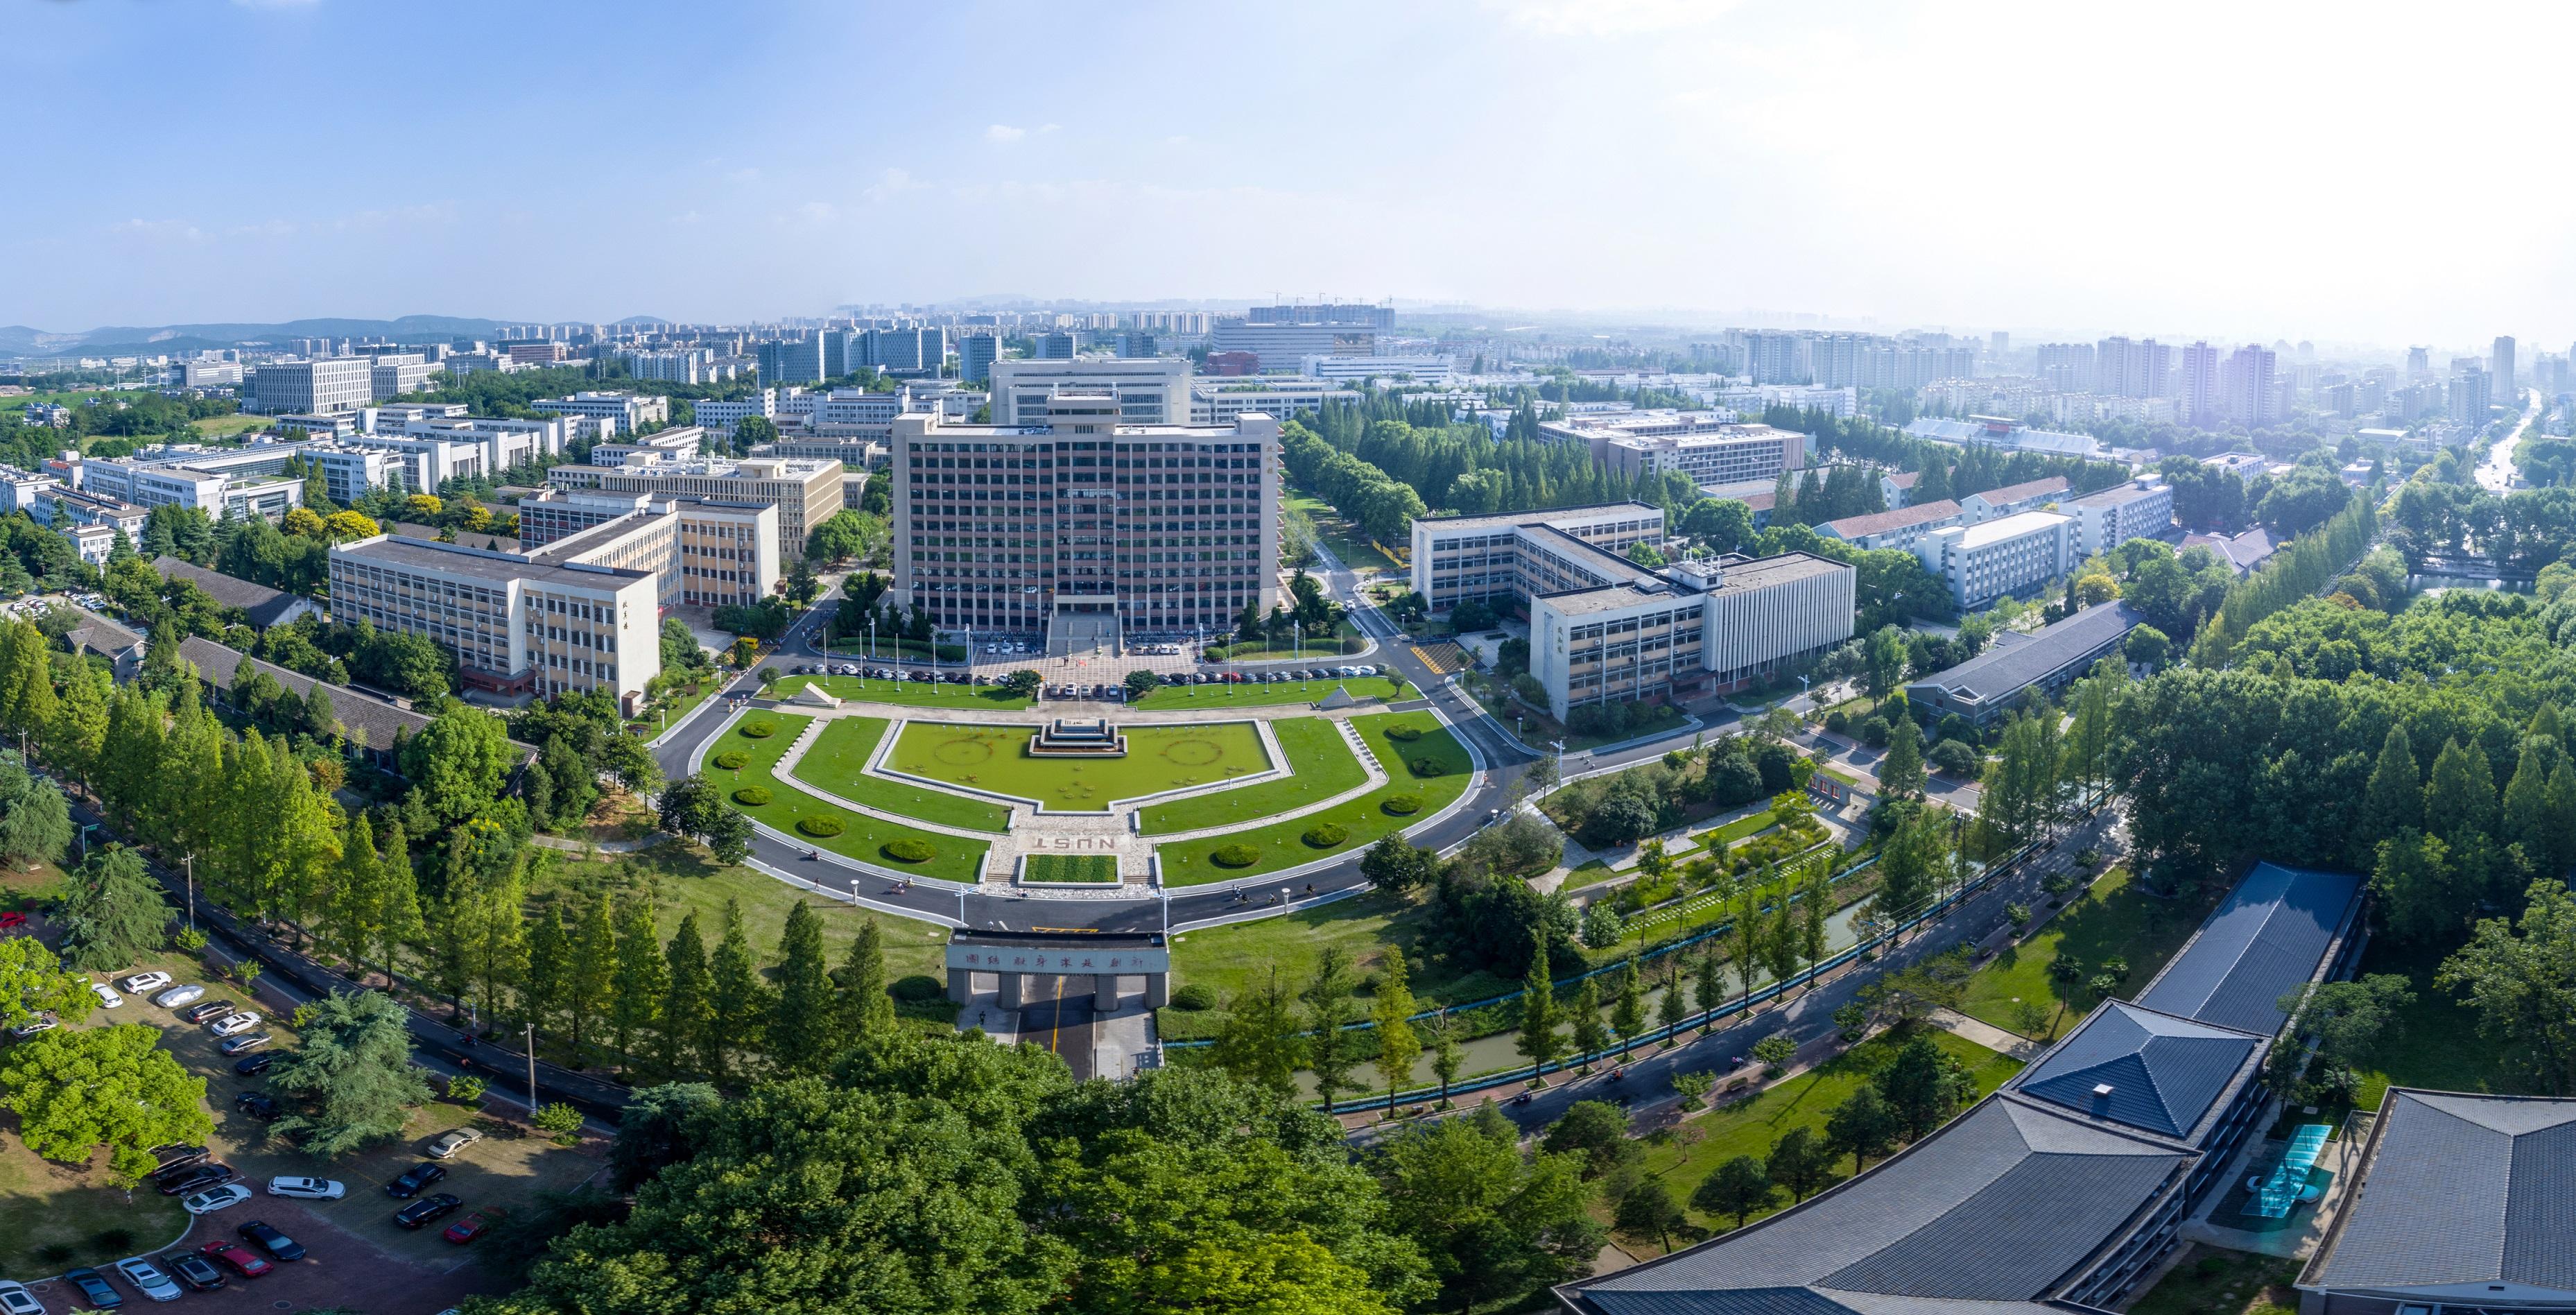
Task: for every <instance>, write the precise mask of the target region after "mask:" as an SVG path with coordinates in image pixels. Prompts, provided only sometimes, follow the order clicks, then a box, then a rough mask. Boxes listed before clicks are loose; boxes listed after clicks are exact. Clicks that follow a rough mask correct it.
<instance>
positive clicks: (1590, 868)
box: [1557, 858, 1636, 891]
mask: <svg viewBox="0 0 2576 1315" xmlns="http://www.w3.org/2000/svg"><path fill="white" fill-rule="evenodd" d="M1635 870H1636V869H1634V868H1631V869H1629V871H1631V872H1633V871H1635ZM1618 875H1620V874H1619V873H1618V872H1617V871H1616V870H1614V869H1613V868H1612V867H1611V866H1610V865H1609V864H1607V863H1604V862H1602V861H1601V860H1600V859H1597V858H1596V859H1592V860H1590V861H1589V862H1586V863H1585V864H1584V865H1583V866H1581V867H1579V868H1576V869H1575V870H1574V871H1572V872H1569V873H1567V874H1566V877H1565V884H1564V885H1562V886H1559V887H1557V889H1558V890H1561V891H1563V890H1581V889H1583V888H1584V887H1586V886H1591V885H1597V884H1599V883H1601V882H1604V881H1608V880H1609V879H1611V878H1612V877H1615V876H1618Z"/></svg>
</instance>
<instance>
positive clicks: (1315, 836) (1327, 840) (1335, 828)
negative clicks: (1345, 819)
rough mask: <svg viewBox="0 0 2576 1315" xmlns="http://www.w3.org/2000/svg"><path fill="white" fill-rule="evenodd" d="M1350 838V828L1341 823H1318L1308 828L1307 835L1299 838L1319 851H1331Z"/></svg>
mask: <svg viewBox="0 0 2576 1315" xmlns="http://www.w3.org/2000/svg"><path fill="white" fill-rule="evenodd" d="M1350 838H1351V831H1350V828H1349V827H1346V826H1343V825H1342V824H1341V823H1339V822H1318V823H1316V824H1315V825H1313V826H1310V827H1308V828H1306V834H1305V835H1303V836H1301V837H1299V839H1301V840H1304V841H1305V842H1306V843H1307V844H1310V845H1313V846H1314V847H1315V848H1317V849H1331V848H1332V847H1333V846H1335V845H1338V844H1340V843H1342V842H1343V841H1345V840H1348V839H1350Z"/></svg>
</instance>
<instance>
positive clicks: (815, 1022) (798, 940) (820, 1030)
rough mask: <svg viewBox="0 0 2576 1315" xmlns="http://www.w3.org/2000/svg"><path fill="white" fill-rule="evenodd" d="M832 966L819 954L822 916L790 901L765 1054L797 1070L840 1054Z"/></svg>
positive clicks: (821, 1065)
mask: <svg viewBox="0 0 2576 1315" xmlns="http://www.w3.org/2000/svg"><path fill="white" fill-rule="evenodd" d="M829 974H830V965H829V964H827V963H826V962H825V960H824V956H823V920H822V919H821V918H820V917H817V916H815V913H814V908H813V906H812V905H810V904H807V903H806V902H804V901H803V900H798V901H797V902H796V903H794V904H792V905H789V906H788V909H787V927H786V930H784V931H783V932H781V933H780V934H779V938H778V991H777V995H776V1003H775V1004H774V1005H773V1006H772V1007H771V1009H770V1012H769V1057H770V1060H771V1061H772V1062H773V1063H775V1064H777V1065H778V1067H779V1068H781V1069H784V1070H786V1071H788V1072H795V1073H814V1072H820V1071H822V1070H823V1069H825V1068H828V1067H830V1066H831V1063H832V1059H833V1057H834V1056H835V1055H837V1054H838V1053H839V1050H838V1043H839V1042H840V1041H841V1037H840V1036H839V1031H840V1029H839V1028H838V1027H837V1026H835V1018H834V1015H835V1013H836V1012H837V1002H835V1001H834V999H833V998H832V979H831V977H830V975H829Z"/></svg>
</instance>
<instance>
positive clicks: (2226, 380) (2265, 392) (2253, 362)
mask: <svg viewBox="0 0 2576 1315" xmlns="http://www.w3.org/2000/svg"><path fill="white" fill-rule="evenodd" d="M2279 365H2280V358H2279V357H2278V356H2277V355H2275V354H2274V352H2273V350H2272V349H2271V348H2269V347H2265V346H2261V345H2260V344H2257V343H2250V342H2249V343H2247V344H2245V345H2244V346H2242V347H2239V348H2237V349H2236V350H2235V351H2233V352H2231V353H2229V354H2228V357H2227V360H2226V363H2225V364H2223V365H2222V366H2220V368H2219V380H2218V391H2219V395H2220V398H2221V401H2222V403H2223V408H2222V409H2223V410H2225V412H2226V414H2227V418H2228V419H2229V420H2230V421H2233V422H2234V423H2236V424H2240V425H2246V426H2249V427H2251V426H2256V425H2268V424H2273V423H2276V422H2278V421H2279V420H2280V419H2281V388H2280V381H2279V379H2278V377H2277V370H2278V367H2279Z"/></svg>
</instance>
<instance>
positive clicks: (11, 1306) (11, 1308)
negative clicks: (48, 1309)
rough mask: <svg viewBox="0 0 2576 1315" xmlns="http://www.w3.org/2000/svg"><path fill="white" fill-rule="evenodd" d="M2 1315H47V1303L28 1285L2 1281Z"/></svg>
mask: <svg viewBox="0 0 2576 1315" xmlns="http://www.w3.org/2000/svg"><path fill="white" fill-rule="evenodd" d="M0 1315H45V1303H43V1302H41V1301H38V1300H36V1294H35V1293H32V1292H29V1291H28V1290H27V1285H26V1284H24V1283H12V1282H10V1281H9V1280H7V1279H0Z"/></svg>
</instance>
